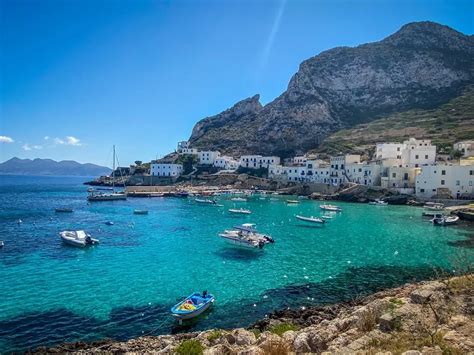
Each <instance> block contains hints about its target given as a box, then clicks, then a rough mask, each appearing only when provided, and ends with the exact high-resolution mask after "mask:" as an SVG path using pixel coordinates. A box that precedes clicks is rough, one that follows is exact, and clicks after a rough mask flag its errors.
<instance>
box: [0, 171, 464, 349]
mask: <svg viewBox="0 0 474 355" xmlns="http://www.w3.org/2000/svg"><path fill="white" fill-rule="evenodd" d="M85 180H87V179H86V178H70V177H69V178H66V177H5V176H3V177H0V182H1V183H0V223H1V224H0V235H1V237H0V239H1V240H4V241H5V247H4V248H3V249H0V309H1V310H2V311H1V312H0V352H4V351H12V350H24V349H28V348H32V347H37V346H40V345H51V344H56V343H61V342H65V341H76V340H93V339H98V338H105V337H108V338H116V339H127V338H130V337H134V336H139V335H142V334H163V333H170V332H178V331H187V330H195V329H203V328H212V327H231V326H247V325H249V324H251V323H252V322H253V321H255V320H257V319H259V318H262V317H264V316H265V315H266V314H268V313H269V312H270V311H271V310H273V309H278V308H283V307H301V306H307V305H317V304H322V303H327V302H336V301H341V300H347V299H351V298H353V297H355V295H359V294H364V293H368V292H371V291H374V290H377V289H380V288H383V287H388V286H393V285H398V284H402V283H404V282H407V281H410V280H413V279H423V278H427V277H429V276H430V275H432V270H433V267H436V266H439V267H448V266H449V260H451V259H452V256H453V255H455V254H456V253H458V252H459V251H461V250H462V251H467V252H469V253H471V254H472V250H470V249H462V248H459V247H455V246H453V244H452V243H453V242H456V241H459V240H463V239H465V238H466V237H467V236H468V234H469V233H472V229H471V230H469V229H468V226H467V225H460V226H458V227H449V228H442V227H434V226H432V225H431V224H430V223H429V222H428V221H427V220H426V219H423V218H422V217H421V209H418V208H410V207H405V206H388V207H378V206H369V205H362V204H348V203H337V204H338V205H340V206H341V207H342V208H343V212H342V213H340V214H336V215H334V218H333V220H330V221H329V222H328V223H326V225H325V226H323V227H317V226H308V225H306V224H305V223H304V222H298V221H297V220H296V219H295V218H294V215H295V214H303V215H319V214H320V210H319V202H317V201H308V200H303V201H301V203H300V204H299V205H287V204H286V203H285V202H284V201H285V199H286V198H285V197H281V198H279V199H278V200H277V201H271V200H270V199H269V198H266V199H265V200H262V199H260V198H259V197H258V196H257V197H253V198H251V199H250V200H249V201H248V202H245V203H243V202H233V201H230V200H229V197H220V198H218V200H219V203H222V204H223V205H224V207H215V206H206V205H196V204H195V203H194V202H193V201H192V200H191V199H178V198H166V199H165V198H153V199H128V200H127V201H116V202H102V203H93V204H90V205H88V204H87V201H86V186H84V185H82V182H83V181H85ZM62 206H68V207H73V208H74V209H75V212H74V213H72V214H57V213H55V212H54V208H55V207H62ZM234 206H238V207H241V206H242V207H245V208H249V209H250V210H252V212H253V214H252V215H250V216H231V215H229V214H228V213H227V209H228V208H232V207H234ZM134 209H148V210H149V211H150V212H149V215H134V214H133V210H134ZM19 218H21V219H22V220H23V223H22V224H21V225H18V224H17V223H16V221H17V220H18V219H19ZM106 221H113V222H114V223H115V225H113V226H107V225H105V224H104V223H105V222H106ZM245 222H252V223H256V224H257V227H258V228H259V230H261V231H262V232H265V233H267V234H270V235H272V236H273V237H274V238H275V240H276V242H275V244H273V245H268V246H267V247H265V249H264V250H263V251H253V250H242V249H236V248H234V247H232V246H229V245H227V244H225V242H224V241H222V240H221V239H220V238H218V236H217V234H218V233H219V232H220V231H222V230H223V229H225V228H230V227H232V226H233V225H236V224H241V223H245ZM64 229H85V230H87V231H88V232H90V233H91V234H93V236H95V237H96V238H98V239H100V242H101V244H100V245H99V246H97V247H94V248H90V249H86V250H82V249H76V248H72V247H68V246H65V245H63V244H62V243H61V241H60V240H59V237H58V232H59V231H61V230H64ZM204 289H206V290H208V291H209V292H211V293H213V294H214V295H215V296H216V298H217V302H216V305H215V307H214V308H213V310H212V311H211V312H209V313H208V314H207V315H206V316H205V317H203V318H202V319H200V320H199V321H198V322H195V323H191V324H186V325H185V326H183V327H179V326H177V325H176V324H175V323H174V322H173V319H172V318H171V317H170V316H169V308H170V307H171V306H172V305H173V304H174V303H176V301H177V300H178V299H180V298H182V297H184V296H186V295H188V294H190V293H191V292H193V291H196V290H197V291H199V290H204Z"/></svg>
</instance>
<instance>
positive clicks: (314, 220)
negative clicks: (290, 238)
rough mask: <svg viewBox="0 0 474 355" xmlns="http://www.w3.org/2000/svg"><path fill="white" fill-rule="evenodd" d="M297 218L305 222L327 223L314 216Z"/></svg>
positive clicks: (297, 216) (298, 216)
mask: <svg viewBox="0 0 474 355" xmlns="http://www.w3.org/2000/svg"><path fill="white" fill-rule="evenodd" d="M295 217H296V218H297V219H299V220H301V221H305V222H311V223H320V224H323V223H326V221H325V220H324V219H321V218H318V217H313V216H311V217H304V216H300V215H296V216H295Z"/></svg>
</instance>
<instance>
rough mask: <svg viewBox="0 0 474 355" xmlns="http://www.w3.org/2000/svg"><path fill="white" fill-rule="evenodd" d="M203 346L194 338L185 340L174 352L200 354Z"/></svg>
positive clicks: (184, 354)
mask: <svg viewBox="0 0 474 355" xmlns="http://www.w3.org/2000/svg"><path fill="white" fill-rule="evenodd" d="M203 350H204V347H203V346H202V344H201V343H200V342H199V340H196V339H190V340H185V341H183V342H182V343H181V344H179V346H178V347H177V348H176V354H179V355H201V354H202V353H203Z"/></svg>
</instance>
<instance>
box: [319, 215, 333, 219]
mask: <svg viewBox="0 0 474 355" xmlns="http://www.w3.org/2000/svg"><path fill="white" fill-rule="evenodd" d="M321 218H322V219H333V218H334V217H333V216H326V215H323V216H321Z"/></svg>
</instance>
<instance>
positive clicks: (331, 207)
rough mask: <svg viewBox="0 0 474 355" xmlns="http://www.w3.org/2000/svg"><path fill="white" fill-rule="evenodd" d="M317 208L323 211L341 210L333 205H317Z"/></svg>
mask: <svg viewBox="0 0 474 355" xmlns="http://www.w3.org/2000/svg"><path fill="white" fill-rule="evenodd" d="M319 208H321V209H322V210H325V211H334V212H342V208H341V207H338V206H334V205H319Z"/></svg>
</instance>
